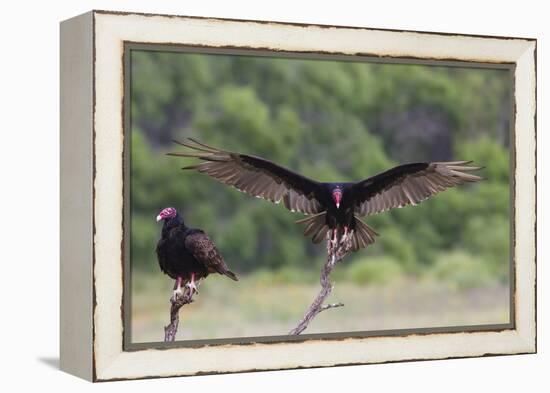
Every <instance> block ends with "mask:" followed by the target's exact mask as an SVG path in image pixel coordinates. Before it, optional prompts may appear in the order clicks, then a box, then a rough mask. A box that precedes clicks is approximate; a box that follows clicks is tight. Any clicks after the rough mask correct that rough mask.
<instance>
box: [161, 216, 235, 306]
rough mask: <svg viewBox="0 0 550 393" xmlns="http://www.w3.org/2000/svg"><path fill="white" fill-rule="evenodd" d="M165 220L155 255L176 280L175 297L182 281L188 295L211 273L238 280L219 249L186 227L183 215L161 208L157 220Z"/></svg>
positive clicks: (199, 233)
mask: <svg viewBox="0 0 550 393" xmlns="http://www.w3.org/2000/svg"><path fill="white" fill-rule="evenodd" d="M158 221H164V224H163V226H162V234H161V237H160V240H159V241H158V243H157V258H158V261H159V265H160V269H161V270H162V271H163V272H164V273H165V274H167V275H169V276H170V277H171V278H173V279H174V280H176V285H175V287H174V297H175V296H176V295H177V294H181V292H182V291H181V284H182V282H183V281H186V284H185V285H186V286H188V287H189V289H190V290H191V294H193V293H194V292H198V291H197V286H196V284H195V281H197V280H200V279H202V278H205V277H206V276H208V274H210V273H219V274H223V275H226V276H227V277H229V278H231V279H232V280H235V281H237V280H238V278H237V276H236V275H235V274H234V273H233V272H232V271H230V270H229V269H228V268H227V265H226V264H225V261H224V260H223V258H222V256H221V255H220V253H219V251H218V249H217V248H216V246H215V245H214V243H213V242H212V240H210V238H209V237H208V236H207V235H206V233H204V231H202V230H200V229H195V228H188V227H187V226H185V223H184V221H183V218H182V217H181V215H180V214H179V213H178V212H177V211H176V209H174V208H173V207H167V208H166V209H163V210H162V211H161V212H160V213H159V215H158V216H157V222H158Z"/></svg>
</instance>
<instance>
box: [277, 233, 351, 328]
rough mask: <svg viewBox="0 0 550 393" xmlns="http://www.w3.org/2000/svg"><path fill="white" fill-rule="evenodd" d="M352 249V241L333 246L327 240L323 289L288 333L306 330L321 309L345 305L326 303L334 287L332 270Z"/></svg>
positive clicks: (322, 271) (322, 273)
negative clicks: (331, 276)
mask: <svg viewBox="0 0 550 393" xmlns="http://www.w3.org/2000/svg"><path fill="white" fill-rule="evenodd" d="M350 238H351V236H350V237H348V239H350ZM350 249H351V242H350V241H340V242H338V244H337V245H336V246H335V247H333V246H332V245H331V242H330V240H327V262H326V263H325V265H324V266H323V269H322V270H321V280H320V281H321V291H319V293H318V294H317V296H316V297H315V299H314V300H313V303H311V305H310V306H309V308H308V309H307V311H306V313H305V314H304V316H303V317H302V319H301V320H300V322H298V325H297V326H296V327H295V328H294V329H292V330H291V331H290V332H289V333H288V334H290V335H298V334H300V333H302V332H303V331H304V330H306V329H307V327H308V326H309V324H310V322H311V321H312V320H313V318H315V317H316V316H317V314H319V313H320V312H321V311H325V310H328V309H331V308H337V307H343V306H344V303H327V304H324V303H325V300H326V298H327V297H328V296H329V295H330V293H331V292H332V288H333V287H334V286H333V284H332V283H331V282H330V273H331V272H332V269H333V268H334V266H335V265H336V264H337V263H338V262H340V261H341V260H342V259H344V257H345V256H346V254H347V253H348V252H349V250H350Z"/></svg>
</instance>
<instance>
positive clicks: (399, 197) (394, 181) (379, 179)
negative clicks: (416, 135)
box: [353, 161, 482, 216]
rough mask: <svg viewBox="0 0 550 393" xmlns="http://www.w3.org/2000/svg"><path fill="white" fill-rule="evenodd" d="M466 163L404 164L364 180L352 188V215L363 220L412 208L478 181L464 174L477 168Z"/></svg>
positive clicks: (473, 176) (477, 177) (480, 178)
mask: <svg viewBox="0 0 550 393" xmlns="http://www.w3.org/2000/svg"><path fill="white" fill-rule="evenodd" d="M469 163H471V161H454V162H432V163H414V164H405V165H400V166H397V167H395V168H392V169H390V170H388V171H386V172H382V173H380V174H378V175H376V176H373V177H370V178H368V179H365V180H363V181H361V182H358V183H356V184H355V185H354V186H353V191H354V195H355V198H356V205H355V211H356V213H357V214H359V215H363V216H364V215H371V214H376V213H382V212H384V211H386V210H390V209H393V208H396V207H402V206H406V205H416V204H417V203H419V202H422V201H423V200H425V199H427V198H429V197H431V196H432V195H435V194H437V193H438V192H441V191H444V190H446V189H448V188H450V187H454V186H456V185H459V184H463V183H469V182H477V181H479V180H482V177H480V176H476V175H473V174H470V173H468V172H470V171H475V170H478V169H481V167H474V166H468V164H469Z"/></svg>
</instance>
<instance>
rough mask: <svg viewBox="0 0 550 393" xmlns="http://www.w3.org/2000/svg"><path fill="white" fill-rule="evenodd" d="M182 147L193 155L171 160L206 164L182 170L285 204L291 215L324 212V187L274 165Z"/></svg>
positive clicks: (197, 145)
mask: <svg viewBox="0 0 550 393" xmlns="http://www.w3.org/2000/svg"><path fill="white" fill-rule="evenodd" d="M174 142H176V143H178V144H179V145H182V146H185V147H187V148H189V149H192V152H185V153H168V155H171V156H177V157H191V158H198V159H199V160H202V161H203V162H200V163H198V164H195V165H190V166H187V167H184V168H182V169H187V170H196V171H198V172H201V173H204V174H207V175H209V176H211V177H213V178H215V179H217V180H218V181H220V182H222V183H224V184H227V185H229V186H233V187H235V188H236V189H238V190H239V191H242V192H244V193H246V194H249V195H251V196H255V197H258V198H263V199H266V200H268V201H271V202H273V203H280V202H281V201H282V202H283V204H284V206H285V207H286V208H287V209H288V210H290V211H297V212H301V213H305V214H315V213H319V212H320V211H321V210H322V205H321V203H320V202H319V200H318V199H317V197H316V193H317V192H318V190H319V188H320V184H319V183H318V182H316V181H314V180H311V179H309V178H307V177H305V176H302V175H299V174H297V173H295V172H292V171H291V170H289V169H286V168H283V167H281V166H279V165H277V164H275V163H273V162H271V161H268V160H265V159H263V158H260V157H256V156H251V155H247V154H240V153H234V152H230V151H225V150H220V149H216V148H214V147H211V146H208V145H205V144H204V143H201V142H198V141H196V140H194V139H191V138H189V139H188V140H186V141H185V142H177V141H174Z"/></svg>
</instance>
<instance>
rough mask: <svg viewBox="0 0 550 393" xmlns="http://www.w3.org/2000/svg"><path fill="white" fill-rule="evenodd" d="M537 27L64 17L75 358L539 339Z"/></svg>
mask: <svg viewBox="0 0 550 393" xmlns="http://www.w3.org/2000/svg"><path fill="white" fill-rule="evenodd" d="M535 92H536V40H534V39H528V38H510V37H486V36H472V35H460V34H441V33H428V32H413V31H393V30H391V31H390V30H381V29H370V28H358V27H341V26H322V25H301V24H287V23H273V22H262V21H243V20H222V19H213V18H197V17H184V16H171V15H150V14H136V13H118V12H106V11H92V12H89V13H87V14H84V15H81V16H77V17H75V18H72V19H69V20H67V21H64V22H62V23H61V349H60V350H61V368H62V369H63V370H65V371H67V372H70V373H72V374H75V375H78V376H80V377H82V378H85V379H88V380H92V381H109V380H120V379H137V378H151V377H166V376H185V375H203V374H211V373H232V372H243V371H251V370H279V369H289V368H307V367H327V366H337V365H350V364H369V363H383V362H395V361H409V360H425V359H444V358H459V357H474V356H489V355H506V354H525V353H534V352H535V351H536V306H535V305H536V254H535V232H536V197H535V188H536V159H535V156H536V127H535V125H536V101H535Z"/></svg>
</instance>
